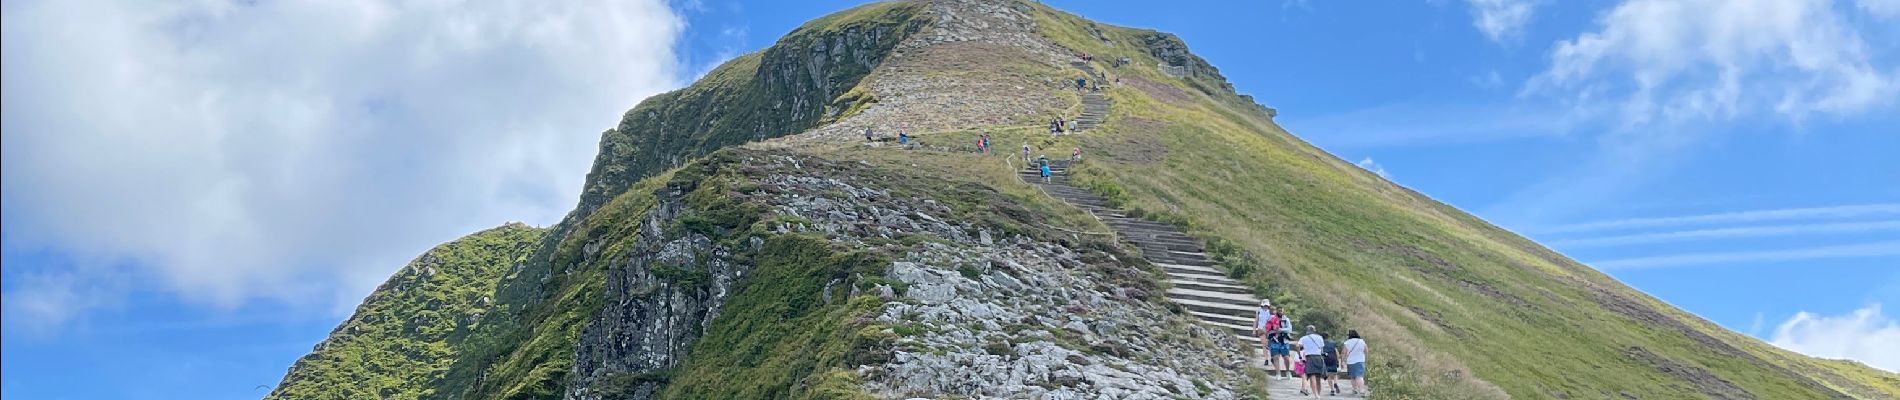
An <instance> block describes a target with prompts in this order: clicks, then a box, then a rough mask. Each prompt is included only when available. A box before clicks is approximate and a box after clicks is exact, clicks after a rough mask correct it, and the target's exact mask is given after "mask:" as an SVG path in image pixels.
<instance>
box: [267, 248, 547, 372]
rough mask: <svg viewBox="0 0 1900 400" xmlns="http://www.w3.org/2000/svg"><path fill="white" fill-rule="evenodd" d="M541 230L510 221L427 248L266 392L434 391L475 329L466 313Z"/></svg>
mask: <svg viewBox="0 0 1900 400" xmlns="http://www.w3.org/2000/svg"><path fill="white" fill-rule="evenodd" d="M544 232H545V231H544V230H542V229H537V228H532V227H528V226H525V225H519V224H511V225H506V226H502V227H498V228H494V229H489V230H485V231H481V232H477V233H474V234H470V235H468V236H464V237H462V238H460V239H456V240H454V241H450V242H448V243H444V244H442V245H440V246H436V247H435V248H434V249H430V250H429V251H428V252H427V253H424V254H423V255H422V256H421V257H417V258H416V260H415V261H413V262H411V263H410V264H409V266H407V267H404V268H403V269H402V270H401V271H399V272H397V273H396V275H395V276H394V277H391V278H390V279H389V281H388V282H387V283H384V284H383V285H382V286H381V287H379V288H378V289H377V291H376V292H375V293H374V294H372V295H370V298H369V299H367V300H365V301H364V303H363V305H362V306H359V307H357V310H356V314H355V315H354V316H352V317H351V318H350V319H349V320H347V321H344V322H343V324H341V325H339V326H338V327H337V329H336V331H335V332H332V334H331V335H332V336H331V338H330V339H329V340H328V341H326V342H325V343H324V345H323V346H322V347H321V348H319V349H318V350H317V351H314V352H312V353H311V354H310V355H309V356H305V357H304V358H303V359H301V360H299V361H298V362H297V365H295V366H293V367H292V368H291V372H290V374H288V376H286V377H285V378H284V385H283V386H281V387H278V388H277V389H276V390H275V391H273V392H272V393H271V395H270V396H268V397H267V398H272V399H359V398H379V399H422V398H434V397H437V396H439V395H440V394H441V393H439V392H437V390H436V389H435V388H434V387H433V385H432V384H433V383H434V382H436V381H438V380H439V379H441V378H442V376H443V373H444V371H445V370H446V369H447V368H448V366H449V364H450V363H451V362H452V361H453V360H454V359H455V358H456V357H459V356H460V355H461V353H462V350H463V348H464V339H465V338H467V337H468V335H469V333H470V332H471V331H473V330H476V329H480V326H479V325H477V324H472V323H470V322H471V321H473V318H472V317H473V316H478V315H481V314H482V313H485V312H487V311H488V308H489V306H490V302H491V301H492V299H491V298H490V297H489V296H490V295H492V294H493V290H494V287H495V284H496V282H498V281H499V280H500V279H501V277H502V275H505V274H506V273H507V271H508V269H509V268H510V267H511V266H513V265H516V264H518V263H520V262H522V261H523V258H524V257H525V256H526V255H527V253H528V252H529V251H531V250H532V249H533V247H534V246H535V245H536V244H538V243H539V242H540V238H541V235H542V234H543V233H544Z"/></svg>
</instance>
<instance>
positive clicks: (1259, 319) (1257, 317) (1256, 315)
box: [1253, 310, 1273, 329]
mask: <svg viewBox="0 0 1900 400" xmlns="http://www.w3.org/2000/svg"><path fill="white" fill-rule="evenodd" d="M1271 319H1273V313H1270V312H1267V310H1253V328H1254V329H1267V320H1271Z"/></svg>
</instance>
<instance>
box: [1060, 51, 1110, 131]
mask: <svg viewBox="0 0 1900 400" xmlns="http://www.w3.org/2000/svg"><path fill="white" fill-rule="evenodd" d="M1069 65H1071V66H1074V67H1075V69H1079V70H1082V72H1083V73H1084V74H1086V76H1087V77H1088V79H1089V80H1090V81H1091V82H1092V81H1094V80H1097V79H1102V75H1101V74H1098V73H1095V67H1093V66H1090V65H1089V63H1086V62H1082V61H1073V62H1070V63H1069ZM1090 86H1095V84H1091V85H1090ZM1106 118H1108V95H1107V94H1104V93H1102V92H1097V91H1089V92H1085V93H1083V94H1082V115H1078V116H1076V117H1075V130H1078V131H1083V130H1088V129H1089V128H1094V127H1095V126H1096V125H1101V124H1102V120H1103V119H1106Z"/></svg>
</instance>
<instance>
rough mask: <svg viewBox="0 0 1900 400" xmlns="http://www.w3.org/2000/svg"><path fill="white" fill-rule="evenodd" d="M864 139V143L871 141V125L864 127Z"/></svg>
mask: <svg viewBox="0 0 1900 400" xmlns="http://www.w3.org/2000/svg"><path fill="white" fill-rule="evenodd" d="M864 141H865V142H866V143H869V142H871V127H868V126H867V127H864Z"/></svg>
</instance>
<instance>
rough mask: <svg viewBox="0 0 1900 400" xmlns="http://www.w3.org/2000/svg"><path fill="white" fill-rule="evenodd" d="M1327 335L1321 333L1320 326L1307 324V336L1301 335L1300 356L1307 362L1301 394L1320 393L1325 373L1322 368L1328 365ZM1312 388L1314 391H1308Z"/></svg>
mask: <svg viewBox="0 0 1900 400" xmlns="http://www.w3.org/2000/svg"><path fill="white" fill-rule="evenodd" d="M1324 353H1326V337H1325V336H1320V335H1319V328H1318V327H1315V326H1312V325H1307V326H1306V336H1301V337H1300V358H1302V359H1304V360H1305V362H1306V371H1305V372H1304V373H1302V374H1301V375H1304V376H1306V381H1305V383H1304V384H1302V385H1300V395H1301V396H1310V395H1313V394H1318V393H1319V388H1320V378H1321V377H1322V376H1323V375H1325V373H1324V372H1321V371H1320V369H1321V368H1324V367H1326V356H1325V355H1324ZM1307 389H1312V391H1310V392H1309V391H1307Z"/></svg>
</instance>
